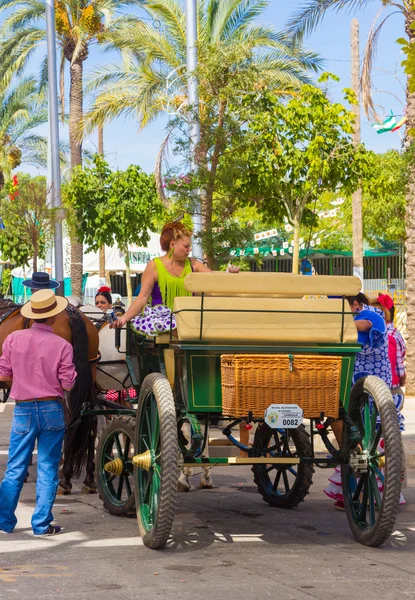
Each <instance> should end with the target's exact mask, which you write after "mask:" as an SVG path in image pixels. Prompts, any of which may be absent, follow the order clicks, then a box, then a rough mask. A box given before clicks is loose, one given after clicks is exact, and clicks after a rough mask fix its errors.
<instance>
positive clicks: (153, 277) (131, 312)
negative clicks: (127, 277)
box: [114, 260, 157, 327]
mask: <svg viewBox="0 0 415 600" xmlns="http://www.w3.org/2000/svg"><path fill="white" fill-rule="evenodd" d="M156 281H157V269H156V266H155V264H154V261H153V260H151V261H150V262H149V263H148V265H147V267H146V270H145V271H144V273H143V277H142V279H141V289H140V293H139V295H138V296H137V298H136V299H135V300H134V301H133V302H132V303H131V305H130V307H129V308H128V310H127V312H126V313H125V315H123V316H122V317H119V318H118V319H117V320H116V321H115V323H114V327H124V325H125V324H126V323H128V321H130V320H131V319H133V318H134V317H136V316H137V315H139V314H140V313H141V311H142V310H143V308H144V307H145V305H146V304H147V302H148V299H149V298H150V296H151V292H152V291H153V287H154V284H155V283H156Z"/></svg>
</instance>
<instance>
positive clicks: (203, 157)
mask: <svg viewBox="0 0 415 600" xmlns="http://www.w3.org/2000/svg"><path fill="white" fill-rule="evenodd" d="M268 4H269V1H268V0H198V32H199V57H200V65H201V69H202V68H203V66H206V61H207V60H211V63H212V65H215V64H217V65H223V73H222V75H223V76H221V77H222V79H221V82H220V83H219V84H218V86H217V87H215V89H214V90H210V91H208V92H206V88H205V87H204V86H203V85H201V87H200V94H201V107H202V108H201V120H202V140H201V143H200V147H199V149H198V152H197V156H198V157H199V163H200V164H201V163H203V164H204V165H208V179H209V181H208V183H207V185H206V188H205V189H204V190H203V193H202V204H203V205H204V206H203V209H202V210H203V214H204V229H205V231H209V228H210V224H211V222H212V199H213V194H214V184H215V176H216V173H217V166H218V161H219V159H220V156H221V152H222V151H223V149H224V146H223V140H222V136H221V131H222V130H223V121H224V118H226V111H227V109H228V104H229V101H230V100H231V98H229V97H228V98H226V93H225V92H224V90H225V89H226V88H227V86H229V82H230V80H231V79H232V77H233V76H234V74H235V72H240V70H241V69H244V68H245V69H246V71H248V69H247V67H246V65H247V64H249V68H250V69H251V73H253V72H254V71H255V75H256V77H257V80H256V81H249V82H248V81H246V83H247V85H249V86H251V88H252V89H254V87H255V84H257V83H260V82H262V83H264V82H267V83H268V84H270V85H271V87H272V88H273V89H275V90H279V92H280V93H285V92H290V93H292V92H293V90H298V89H299V87H300V86H301V84H302V83H303V82H304V81H308V80H309V79H308V75H307V73H308V72H310V71H316V70H317V69H318V67H319V60H318V58H317V56H316V55H315V54H314V53H312V52H307V51H306V50H304V49H303V48H302V46H301V45H300V44H298V43H293V42H292V40H290V39H289V38H288V37H287V36H284V35H282V34H280V33H278V32H277V31H276V30H275V29H274V28H273V27H271V26H267V25H264V24H261V23H259V22H258V21H257V20H256V19H257V17H259V16H260V15H261V14H262V13H263V11H264V9H265V8H266V6H267V5H268ZM145 10H146V11H147V12H148V13H149V15H150V17H151V18H152V24H149V23H148V22H145V21H143V22H141V23H138V24H135V25H134V26H131V25H130V24H129V23H128V22H126V23H119V25H118V26H117V27H114V28H113V29H112V32H111V35H110V36H109V38H108V42H109V46H108V47H111V48H113V49H118V50H120V52H121V57H122V61H121V62H120V63H118V64H109V65H106V66H105V67H101V68H99V69H96V70H95V71H94V72H93V75H94V78H93V80H92V81H91V83H90V85H89V87H88V89H89V90H90V91H92V92H97V95H96V97H95V100H94V103H93V105H92V107H91V110H90V111H89V113H88V114H87V116H86V124H85V126H86V129H87V130H93V129H95V127H97V126H100V125H104V124H105V123H106V122H108V121H110V120H111V119H113V118H115V117H117V116H119V115H121V114H124V115H129V116H133V117H135V118H136V119H137V120H138V122H139V127H140V129H143V128H144V127H146V126H147V125H148V124H149V123H151V122H152V121H153V120H155V119H156V118H157V117H159V116H160V115H161V114H163V113H166V112H167V113H168V114H176V115H178V116H179V119H180V117H182V119H183V120H185V119H186V118H188V117H189V114H188V113H189V111H188V110H186V109H187V71H186V13H185V9H184V7H183V3H182V2H181V1H180V0H148V1H147V2H146V4H145ZM154 24H159V26H158V27H156V26H155V25H154ZM212 57H213V59H212ZM238 60H239V64H238ZM204 61H205V62H204ZM232 61H234V62H232ZM225 62H227V65H226V66H225V65H224V63H225ZM207 77H208V78H209V74H208V76H207ZM212 80H213V76H212ZM207 87H209V86H207ZM203 94H205V96H204V95H203ZM219 95H221V100H220V101H219ZM208 96H209V97H208ZM212 96H214V97H215V99H216V98H218V101H217V110H216V108H215V111H214V112H215V113H216V117H217V119H216V127H212V130H214V131H215V135H214V138H215V141H214V143H213V144H211V145H210V146H209V147H208V144H207V143H206V139H204V138H203V121H204V120H205V118H206V119H207V118H208V117H207V116H206V114H205V113H206V112H207V108H206V106H207V104H208V103H211V100H212ZM204 111H205V112H204ZM209 118H211V115H209ZM163 148H164V146H163ZM208 157H209V158H208ZM160 164H161V161H160V160H158V166H160ZM158 175H160V174H159V173H158ZM160 180H161V178H160V176H159V177H158V181H159V183H160ZM158 190H159V193H160V195H161V196H162V195H163V194H162V186H161V185H158ZM206 254H207V259H208V263H209V264H211V263H212V260H213V257H212V255H209V251H207V252H206Z"/></svg>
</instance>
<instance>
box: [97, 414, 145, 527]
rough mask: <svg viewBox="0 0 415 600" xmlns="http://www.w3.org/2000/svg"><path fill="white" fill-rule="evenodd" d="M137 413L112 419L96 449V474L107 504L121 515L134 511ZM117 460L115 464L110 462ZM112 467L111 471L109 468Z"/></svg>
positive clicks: (100, 492)
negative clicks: (132, 459)
mask: <svg viewBox="0 0 415 600" xmlns="http://www.w3.org/2000/svg"><path fill="white" fill-rule="evenodd" d="M134 430H135V418H134V417H119V418H116V419H111V421H110V422H109V423H108V425H107V426H106V427H104V429H103V430H102V432H101V435H100V437H99V441H98V445H97V450H96V467H95V478H96V481H97V485H98V492H99V497H100V498H101V500H102V502H103V503H104V506H105V508H106V509H107V510H108V511H109V512H110V513H111V514H112V515H117V516H120V517H123V516H126V515H128V514H131V513H133V512H134V507H135V501H134V477H133V465H132V462H131V458H132V457H133V456H134V446H133V439H134ZM109 463H111V465H112V464H114V468H111V467H110V464H109ZM108 468H110V471H108V470H107V469H108Z"/></svg>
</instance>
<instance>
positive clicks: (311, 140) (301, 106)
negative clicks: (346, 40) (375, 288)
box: [225, 75, 373, 273]
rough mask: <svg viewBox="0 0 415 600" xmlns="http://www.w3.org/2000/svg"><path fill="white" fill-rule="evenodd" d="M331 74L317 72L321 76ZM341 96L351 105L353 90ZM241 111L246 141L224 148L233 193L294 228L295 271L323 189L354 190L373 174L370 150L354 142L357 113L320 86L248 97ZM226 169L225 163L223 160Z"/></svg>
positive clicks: (349, 191) (346, 192)
mask: <svg viewBox="0 0 415 600" xmlns="http://www.w3.org/2000/svg"><path fill="white" fill-rule="evenodd" d="M328 77H329V75H326V76H324V77H322V79H323V80H326V79H327V78H328ZM345 99H346V100H349V101H352V102H354V101H355V98H354V95H353V92H351V90H345ZM244 105H245V107H244V110H242V111H241V113H240V119H241V127H242V124H243V125H244V128H245V129H244V136H245V144H244V145H243V146H241V149H240V151H239V155H238V153H237V152H236V151H235V149H233V148H230V149H229V150H228V159H229V160H228V162H229V164H231V165H232V164H235V161H237V164H238V165H241V166H242V168H239V174H238V177H237V178H236V179H235V181H234V185H233V187H234V190H235V191H234V193H235V194H238V195H239V198H240V199H242V200H243V201H245V202H247V203H248V204H256V205H257V206H258V208H259V210H260V211H261V213H263V214H264V215H265V216H266V217H267V218H272V217H273V218H274V219H275V218H278V217H281V215H282V214H283V215H285V216H286V218H287V219H288V221H289V223H290V224H291V225H292V227H293V229H294V252H293V272H294V273H297V272H298V266H299V237H300V226H301V223H302V222H304V221H305V220H306V221H308V222H309V223H313V222H316V216H315V213H314V210H315V207H316V204H317V200H318V198H319V196H320V195H321V194H322V192H324V191H334V190H336V191H338V192H339V191H342V192H343V193H345V194H348V193H351V192H352V191H353V190H354V189H356V188H357V187H358V185H359V184H360V182H361V180H362V178H363V177H364V176H365V175H367V174H368V173H369V172H370V169H371V165H372V162H373V155H372V154H371V153H368V152H367V151H366V150H365V148H364V147H363V146H362V145H358V146H356V145H354V144H353V141H352V133H353V124H354V116H353V114H352V113H351V112H350V111H348V110H347V109H346V108H345V107H344V106H343V105H342V104H339V103H332V102H330V101H329V100H328V98H327V97H326V94H325V93H324V91H322V90H321V89H319V88H316V87H313V86H311V85H304V86H303V87H302V89H301V91H300V92H299V93H298V94H297V95H296V96H295V97H294V98H292V99H291V100H290V101H289V102H287V103H285V104H283V103H281V102H280V101H279V98H278V97H277V96H276V95H275V94H272V93H269V92H266V93H264V94H263V95H261V96H260V97H256V98H246V99H245V100H244ZM225 168H226V163H225Z"/></svg>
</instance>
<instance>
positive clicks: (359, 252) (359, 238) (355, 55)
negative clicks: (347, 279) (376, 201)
mask: <svg viewBox="0 0 415 600" xmlns="http://www.w3.org/2000/svg"><path fill="white" fill-rule="evenodd" d="M351 34H352V36H351V51H352V88H353V91H354V92H355V94H356V96H357V100H358V104H357V105H353V106H352V112H353V113H354V114H355V117H356V122H355V128H354V135H353V141H354V143H355V144H356V145H357V144H359V143H360V90H359V77H360V59H359V21H358V20H357V19H353V20H352V31H351ZM352 213H353V275H357V277H359V278H360V280H361V281H362V289H363V275H364V270H363V215H362V190H357V191H356V192H355V193H354V194H353V196H352Z"/></svg>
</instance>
